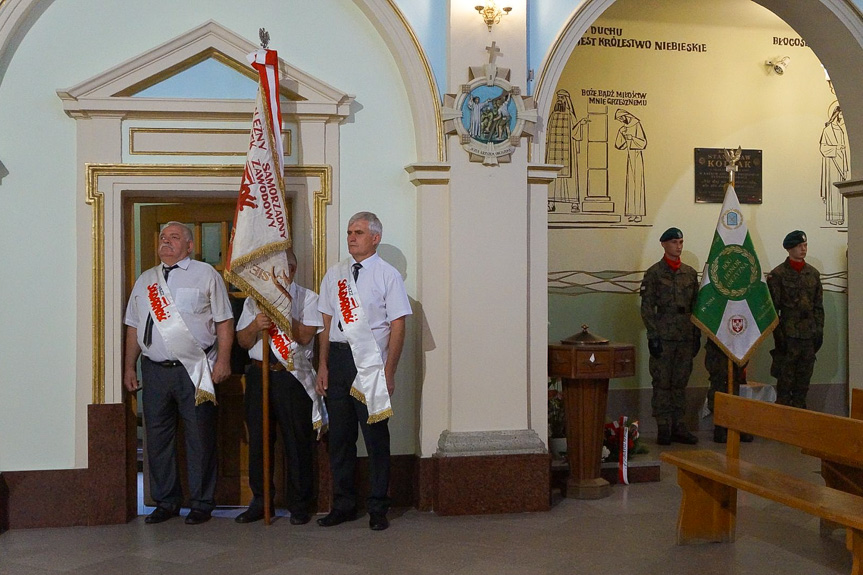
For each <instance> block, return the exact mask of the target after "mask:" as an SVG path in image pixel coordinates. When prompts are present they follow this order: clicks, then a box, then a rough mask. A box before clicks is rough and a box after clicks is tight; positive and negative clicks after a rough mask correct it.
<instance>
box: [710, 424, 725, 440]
mask: <svg viewBox="0 0 863 575" xmlns="http://www.w3.org/2000/svg"><path fill="white" fill-rule="evenodd" d="M713 442H714V443H727V442H728V430H727V429H726V428H724V427H722V426H721V425H714V426H713Z"/></svg>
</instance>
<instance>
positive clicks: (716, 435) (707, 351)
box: [704, 339, 753, 443]
mask: <svg viewBox="0 0 863 575" xmlns="http://www.w3.org/2000/svg"><path fill="white" fill-rule="evenodd" d="M704 368H705V369H706V370H707V374H708V375H709V376H710V389H709V390H707V409H709V410H710V411H711V412H712V411H713V397H714V396H715V395H716V392H717V391H721V392H722V393H728V356H727V355H725V353H724V352H723V351H722V350H721V349H719V346H718V345H716V344H715V343H714V342H713V340H712V339H708V340H707V344H706V345H705V346H704ZM733 377H734V395H740V386H741V385H742V384H745V383H746V366H745V365H744V366H739V365H737V364H736V363H735V364H734V376H733ZM727 437H728V430H727V429H726V428H724V427H722V426H720V425H714V426H713V441H715V442H717V443H725V442H726V440H727ZM752 439H753V438H752V436H751V435H749V434H748V433H741V434H740V440H741V441H745V442H747V443H748V442H750V441H752Z"/></svg>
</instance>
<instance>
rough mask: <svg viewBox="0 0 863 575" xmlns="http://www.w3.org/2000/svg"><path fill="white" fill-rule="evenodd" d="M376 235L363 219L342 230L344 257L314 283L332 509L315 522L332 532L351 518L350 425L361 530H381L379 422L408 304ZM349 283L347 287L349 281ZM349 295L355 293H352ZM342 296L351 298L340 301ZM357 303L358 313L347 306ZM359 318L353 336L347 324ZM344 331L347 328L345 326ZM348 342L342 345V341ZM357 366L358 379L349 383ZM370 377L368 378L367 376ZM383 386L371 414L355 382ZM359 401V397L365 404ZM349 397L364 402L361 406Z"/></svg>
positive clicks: (386, 457)
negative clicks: (364, 514) (364, 490)
mask: <svg viewBox="0 0 863 575" xmlns="http://www.w3.org/2000/svg"><path fill="white" fill-rule="evenodd" d="M382 232H383V228H382V225H381V222H380V220H379V219H378V217H377V216H376V215H375V214H373V213H371V212H360V213H358V214H355V215H354V216H353V217H351V219H350V221H349V222H348V233H347V243H348V252H349V253H350V255H351V257H350V259H349V260H347V261H345V262H341V263H340V264H338V265H336V266H333V267H332V268H330V270H329V271H327V274H326V276H324V280H323V282H322V283H321V290H320V298H319V300H318V309H319V310H320V312H321V314H323V320H324V330H323V331H322V332H321V334H320V336H319V338H320V349H319V354H320V359H319V363H318V378H317V391H318V393H319V394H321V395H324V396H326V398H327V410H328V411H329V416H330V446H329V449H330V469H331V471H332V476H333V502H332V510H331V511H330V513H329V515H327V516H326V517H323V518H321V519H318V524H319V525H321V526H323V527H332V526H334V525H339V524H340V523H343V522H345V521H352V520H354V519H356V518H357V495H356V486H355V485H354V469H355V467H356V459H357V447H356V442H357V423H359V425H360V427H361V428H362V432H363V439H364V441H365V444H366V450H367V451H368V454H369V467H370V469H369V481H370V483H371V490H370V493H369V497H368V500H367V502H368V503H367V505H368V511H369V527H370V528H371V529H372V530H375V531H381V530H384V529H386V528H387V527H389V521H388V520H387V516H386V514H387V511H388V510H389V506H390V499H389V497H388V495H387V491H388V489H389V474H390V434H389V427H388V425H387V417H389V415H390V414H391V413H392V410H391V408H389V398H388V396H387V395H386V394H387V393H388V394H389V395H392V394H393V391H394V390H395V372H396V367H397V366H398V362H399V357H400V356H401V352H402V347H403V345H404V339H405V316H407V315H410V313H411V308H410V301H409V300H408V297H407V292H406V291H405V287H404V281H403V280H402V277H401V274H399V272H398V271H397V270H396V269H395V268H394V267H393V266H391V265H390V264H388V263H387V262H385V261H383V260H382V259H381V258H380V256H378V255H377V247H378V244H380V241H381V234H382ZM351 274H352V276H353V281H351V278H350V275H351ZM354 290H356V291H354ZM346 293H350V294H352V295H350V296H347V295H346ZM357 301H358V302H359V304H360V305H359V306H358V307H359V308H360V309H356V308H351V307H350V306H351V305H353V304H355V303H357ZM360 316H361V317H362V323H363V328H362V329H360V331H359V332H358V333H357V332H356V331H354V330H356V329H357V328H356V327H355V324H354V319H355V318H357V317H360ZM346 324H347V325H346ZM346 332H350V333H352V334H354V333H355V334H356V335H351V336H350V338H349V336H348V333H346ZM358 365H359V366H360V367H361V369H360V377H357V374H358V369H357V366H358ZM370 372H374V373H373V374H372V375H371V376H369V373H370ZM380 376H383V377H384V378H385V383H386V389H384V390H379V389H378V390H377V391H379V392H381V393H383V395H384V402H385V404H386V408H387V409H385V410H383V411H381V412H379V413H372V415H373V417H372V418H371V419H373V420H375V421H374V422H372V423H370V422H369V419H370V418H369V413H370V412H372V411H373V410H372V409H370V408H369V406H368V403H369V402H370V400H373V399H374V400H378V399H379V394H378V396H373V395H371V394H370V393H368V390H367V389H364V388H365V387H366V386H364V384H363V381H362V380H363V378H368V377H371V378H372V379H374V381H375V382H376V384H379V383H381V377H380ZM363 393H366V395H365V397H364V396H363ZM357 396H360V397H364V400H365V401H361V400H360V399H358V397H357Z"/></svg>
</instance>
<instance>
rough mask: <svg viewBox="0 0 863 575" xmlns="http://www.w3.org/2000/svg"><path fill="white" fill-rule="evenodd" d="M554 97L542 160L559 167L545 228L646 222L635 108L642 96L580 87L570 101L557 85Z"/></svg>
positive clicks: (640, 128) (640, 130)
mask: <svg viewBox="0 0 863 575" xmlns="http://www.w3.org/2000/svg"><path fill="white" fill-rule="evenodd" d="M555 96H556V99H555V104H554V107H553V109H552V112H551V113H550V114H549V118H548V121H547V123H546V145H545V158H546V159H545V161H546V163H548V164H559V165H561V166H563V168H562V169H561V171H560V172H559V174H558V178H557V180H556V181H555V184H554V186H553V188H552V190H551V191H550V194H549V198H548V212H549V227H551V228H557V229H566V228H579V227H609V226H611V227H628V226H633V225H636V226H644V225H650V224H648V223H647V222H645V217H646V216H647V215H648V212H647V189H648V185H647V177H646V172H645V163H644V154H645V150H646V149H647V143H648V141H647V135H646V131H645V128H644V125H643V123H642V121H641V119H640V117H639V116H640V114H636V113H635V111H634V110H636V109H643V107H644V106H646V105H647V94H646V93H645V92H637V91H621V90H597V89H583V90H580V96H581V98H575V99H574V98H573V97H572V95H571V92H570V91H569V90H566V89H563V88H561V89H559V90H558V91H557V92H556V94H555ZM574 100H575V102H574ZM582 102H584V109H585V110H586V112H585V113H583V114H580V113H579V112H578V107H580V106H578V107H577V105H576V103H578V104H581V103H582ZM621 105H622V106H621ZM621 200H622V201H621Z"/></svg>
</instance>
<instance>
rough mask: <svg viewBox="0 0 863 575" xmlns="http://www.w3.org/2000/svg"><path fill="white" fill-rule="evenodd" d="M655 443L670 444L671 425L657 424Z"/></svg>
mask: <svg viewBox="0 0 863 575" xmlns="http://www.w3.org/2000/svg"><path fill="white" fill-rule="evenodd" d="M656 444H657V445H671V426H670V425H668V424H667V423H661V424H659V428H658V430H657V434H656Z"/></svg>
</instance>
